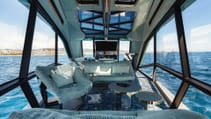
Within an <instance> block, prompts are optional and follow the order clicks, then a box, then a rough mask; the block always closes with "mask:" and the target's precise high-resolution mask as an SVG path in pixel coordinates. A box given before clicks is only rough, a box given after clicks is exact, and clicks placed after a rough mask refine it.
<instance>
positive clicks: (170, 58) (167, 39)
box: [156, 16, 181, 72]
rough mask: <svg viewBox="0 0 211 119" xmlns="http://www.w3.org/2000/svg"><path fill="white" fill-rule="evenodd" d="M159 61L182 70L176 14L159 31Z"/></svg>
mask: <svg viewBox="0 0 211 119" xmlns="http://www.w3.org/2000/svg"><path fill="white" fill-rule="evenodd" d="M156 35H157V63H160V64H162V65H165V66H167V67H170V68H172V69H174V70H176V71H179V72H181V62H180V54H179V46H178V38H177V31H176V24H175V18H174V16H172V17H170V18H169V20H167V21H166V23H164V24H163V26H162V27H161V28H160V29H159V31H158V32H157V34H156Z"/></svg>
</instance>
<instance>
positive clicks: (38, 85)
mask: <svg viewBox="0 0 211 119" xmlns="http://www.w3.org/2000/svg"><path fill="white" fill-rule="evenodd" d="M17 2H18V3H20V5H21V6H22V7H23V8H24V9H26V10H27V13H26V14H27V15H26V16H27V17H26V20H25V22H24V24H25V25H26V30H25V31H24V38H23V48H22V49H21V50H22V53H21V55H20V56H21V57H20V59H21V60H20V62H19V63H20V69H19V72H17V77H16V78H14V79H10V80H8V81H6V82H3V83H1V82H0V98H2V99H3V97H4V96H5V95H7V94H8V93H10V92H12V91H14V90H15V89H16V88H20V93H22V94H23V97H22V98H25V99H26V102H27V105H26V106H25V107H24V108H22V109H16V110H14V111H11V112H9V113H7V115H6V117H9V119H25V118H26V119H29V118H30V119H33V118H35V119H43V118H47V119H48V118H49V119H50V118H62V119H63V118H74V119H85V118H87V119H98V118H99V119H101V118H102V119H136V118H137V119H152V118H156V119H208V118H211V108H210V107H211V103H210V101H207V102H206V104H202V103H203V102H202V103H198V102H197V99H198V101H199V100H200V99H201V98H202V99H201V101H202V100H205V99H206V100H209V99H211V97H210V95H211V85H210V84H211V83H210V82H211V81H210V77H207V78H206V79H205V80H203V77H200V76H198V75H195V74H196V73H197V72H200V69H197V65H198V64H196V67H194V66H195V65H192V59H191V58H190V57H191V56H193V55H194V56H195V57H193V59H194V58H196V59H197V58H199V54H198V55H197V54H194V53H192V52H191V50H190V49H191V48H190V47H193V46H194V47H195V45H194V43H192V44H191V43H189V42H190V41H191V40H192V39H194V38H195V37H197V38H199V37H200V39H201V40H198V41H197V42H195V43H196V44H197V43H198V44H197V45H198V46H199V47H200V46H201V45H203V43H204V42H203V40H204V39H205V40H206V38H205V36H204V37H203V36H197V34H196V33H197V32H198V33H199V32H200V33H201V31H200V30H199V29H198V31H197V29H191V28H192V26H193V24H194V25H195V24H197V23H198V24H202V22H204V20H203V19H204V18H206V17H204V16H206V15H207V14H210V13H209V10H208V8H205V7H203V8H204V12H206V13H203V14H202V16H203V17H201V19H200V18H199V19H198V20H195V19H194V18H197V17H192V16H197V15H199V14H201V13H200V12H203V9H197V10H195V11H190V10H189V9H191V10H192V9H194V8H197V7H194V6H197V5H198V6H200V5H201V4H202V3H203V2H204V1H203V2H202V1H199V0H18V1H17ZM0 3H1V2H0ZM204 3H205V4H206V2H204ZM204 3H203V5H204ZM11 6H12V5H11ZM201 6H202V5H201ZM192 7H193V8H192ZM200 10H201V11H200ZM198 11H200V12H198ZM188 15H189V16H188ZM191 15H192V16H191ZM0 16H1V14H0ZM209 16H210V15H209ZM207 18H211V17H207ZM0 19H1V17H0ZM209 20H210V19H209ZM38 22H42V24H41V23H40V24H39V23H38ZM195 22H197V23H195ZM207 24H208V25H209V26H210V24H211V22H210V21H206V25H207ZM191 25H192V26H191ZM208 25H207V26H208ZM44 26H47V27H48V28H49V29H50V32H49V30H46V27H44ZM201 27H202V25H201ZM201 27H200V28H201ZM39 28H40V29H41V30H40V29H39ZM189 28H190V29H189ZM207 29H209V31H208V32H206V30H204V32H206V33H207V34H208V35H209V34H211V31H210V29H211V27H207ZM39 30H40V31H39ZM194 30H195V35H193V36H188V34H191V33H192V32H194ZM201 30H203V29H201ZM39 33H42V34H45V35H46V36H45V37H44V38H48V37H52V39H51V41H48V42H44V41H42V38H43V37H41V35H40V36H39V35H38V34H39ZM206 33H204V34H205V35H206ZM48 34H51V35H49V36H48ZM202 34H203V33H202ZM208 35H207V36H208ZM203 38H204V39H203ZM209 38H211V37H210V35H209ZM209 40H210V39H209ZM200 41H201V42H202V43H201V44H200V43H199V42H200ZM5 42H7V41H5ZM36 42H39V45H37V47H41V48H37V49H36V48H35V49H34V48H33V46H34V44H36ZM193 42H194V40H193ZM50 44H51V45H52V46H53V48H49V47H48V45H50ZM208 44H210V41H209V42H208ZM203 48H204V49H205V51H209V50H210V49H207V50H206V47H203ZM0 49H1V48H0ZM196 49H197V48H196ZM198 49H200V48H198ZM191 53H192V55H191ZM0 54H1V52H0ZM49 55H50V56H49ZM207 55H210V54H207ZM47 56H48V57H47ZM207 57H209V56H207ZM33 58H34V59H33ZM44 58H45V59H44ZM62 58H63V59H62ZM210 59H211V58H210ZM41 60H43V62H45V63H44V64H43V63H41V62H40V61H41ZM48 60H51V63H46V62H48ZM32 61H34V62H35V61H36V63H34V64H33V67H32V66H31V65H32V63H31V62H32ZM207 65H208V66H207ZM207 65H206V64H205V65H203V66H204V67H205V69H206V68H207V67H209V66H210V65H209V64H207ZM193 67H194V68H193ZM194 69H195V70H194ZM194 72H195V73H194ZM205 72H206V74H209V73H210V70H209V69H207V70H206V71H205ZM9 73H12V72H9ZM31 81H34V82H35V83H34V84H32V83H30V82H31ZM164 82H165V83H164ZM35 90H36V91H35ZM197 92H199V93H197ZM195 93H196V94H195ZM194 95H199V97H200V98H199V97H197V98H196V97H194ZM193 98H194V99H193ZM190 100H191V101H190ZM19 103H22V102H21V100H20V101H19ZM187 103H188V104H187ZM195 104H196V105H198V106H199V107H200V108H197V106H196V107H191V106H189V105H195ZM0 105H1V103H0ZM0 107H1V106H0ZM15 107H16V106H15V105H13V106H11V107H9V106H8V108H15ZM0 109H1V108H0ZM0 115H1V114H0ZM0 117H1V116H0Z"/></svg>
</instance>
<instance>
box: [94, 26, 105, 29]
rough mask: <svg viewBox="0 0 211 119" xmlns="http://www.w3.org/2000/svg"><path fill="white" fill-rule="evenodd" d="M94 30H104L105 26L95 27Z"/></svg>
mask: <svg viewBox="0 0 211 119" xmlns="http://www.w3.org/2000/svg"><path fill="white" fill-rule="evenodd" d="M94 29H96V30H103V29H104V26H100V25H94Z"/></svg>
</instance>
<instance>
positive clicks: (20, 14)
mask: <svg viewBox="0 0 211 119" xmlns="http://www.w3.org/2000/svg"><path fill="white" fill-rule="evenodd" d="M28 13H29V10H28V9H27V8H26V7H25V6H23V5H22V4H21V3H20V2H18V0H0V49H23V45H24V38H25V31H26V25H27V20H28ZM54 39H55V33H54V32H53V30H52V29H51V27H49V26H48V25H47V24H46V23H45V22H43V21H42V20H40V18H38V17H37V21H36V26H35V33H34V42H33V49H41V48H54V47H55V43H54ZM59 46H60V48H63V44H62V42H61V41H60V40H59Z"/></svg>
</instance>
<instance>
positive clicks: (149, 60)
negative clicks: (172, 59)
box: [140, 37, 154, 66]
mask: <svg viewBox="0 0 211 119" xmlns="http://www.w3.org/2000/svg"><path fill="white" fill-rule="evenodd" d="M153 63H154V37H152V38H151V39H150V41H149V43H148V45H147V48H146V51H145V53H144V57H143V59H142V61H141V64H140V65H141V66H142V65H146V64H153Z"/></svg>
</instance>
